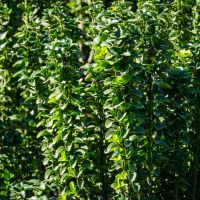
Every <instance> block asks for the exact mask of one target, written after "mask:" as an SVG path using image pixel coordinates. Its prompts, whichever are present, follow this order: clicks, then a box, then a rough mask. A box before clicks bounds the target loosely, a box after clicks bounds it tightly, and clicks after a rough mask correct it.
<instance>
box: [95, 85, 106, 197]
mask: <svg viewBox="0 0 200 200" xmlns="http://www.w3.org/2000/svg"><path fill="white" fill-rule="evenodd" d="M96 88H97V107H98V110H99V113H100V114H99V117H100V120H99V124H100V134H101V135H100V176H101V183H102V198H103V200H108V186H107V182H106V177H105V174H106V171H105V169H106V155H105V154H104V150H105V145H104V133H105V116H104V111H103V106H102V105H101V102H100V101H99V100H100V99H102V89H101V87H100V83H99V82H97V84H96Z"/></svg>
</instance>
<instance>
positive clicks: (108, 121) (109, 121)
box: [105, 119, 113, 128]
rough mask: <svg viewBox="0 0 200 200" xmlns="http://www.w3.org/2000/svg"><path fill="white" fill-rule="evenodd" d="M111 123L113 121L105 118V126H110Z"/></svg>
mask: <svg viewBox="0 0 200 200" xmlns="http://www.w3.org/2000/svg"><path fill="white" fill-rule="evenodd" d="M112 124H113V121H112V120H110V119H107V120H106V122H105V127H106V128H110V127H111V126H112Z"/></svg>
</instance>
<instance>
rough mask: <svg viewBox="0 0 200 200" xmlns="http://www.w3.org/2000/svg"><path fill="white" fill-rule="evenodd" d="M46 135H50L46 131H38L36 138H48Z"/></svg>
mask: <svg viewBox="0 0 200 200" xmlns="http://www.w3.org/2000/svg"><path fill="white" fill-rule="evenodd" d="M48 135H51V133H50V132H49V131H47V130H43V131H40V132H39V133H38V134H37V138H40V137H42V136H48Z"/></svg>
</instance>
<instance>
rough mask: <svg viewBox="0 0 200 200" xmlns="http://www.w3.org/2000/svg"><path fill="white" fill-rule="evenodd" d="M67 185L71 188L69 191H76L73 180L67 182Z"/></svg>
mask: <svg viewBox="0 0 200 200" xmlns="http://www.w3.org/2000/svg"><path fill="white" fill-rule="evenodd" d="M69 187H70V190H71V191H76V186H75V184H74V182H73V181H71V182H70V183H69Z"/></svg>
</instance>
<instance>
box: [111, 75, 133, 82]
mask: <svg viewBox="0 0 200 200" xmlns="http://www.w3.org/2000/svg"><path fill="white" fill-rule="evenodd" d="M130 80H131V75H129V74H126V75H124V76H118V77H117V78H115V79H114V81H113V84H115V85H123V84H126V83H128V82H129V81H130Z"/></svg>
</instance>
